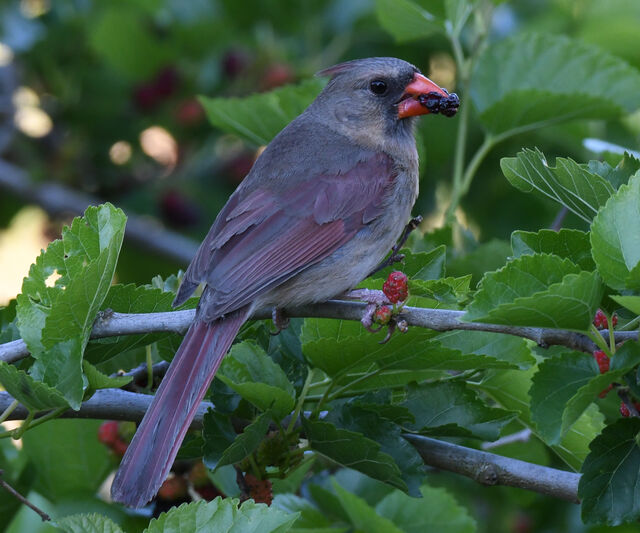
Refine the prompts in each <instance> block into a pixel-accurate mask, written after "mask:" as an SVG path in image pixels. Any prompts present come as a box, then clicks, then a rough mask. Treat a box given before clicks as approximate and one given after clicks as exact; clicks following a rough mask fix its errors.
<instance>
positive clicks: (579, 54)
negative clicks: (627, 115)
mask: <svg viewBox="0 0 640 533" xmlns="http://www.w3.org/2000/svg"><path fill="white" fill-rule="evenodd" d="M473 80H474V83H473V87H472V90H471V97H472V99H473V103H474V104H475V106H476V109H477V110H478V112H479V117H480V120H481V121H482V122H483V123H484V125H485V127H486V128H487V129H488V130H489V131H490V132H492V133H494V134H497V133H504V132H507V131H513V130H516V129H522V128H532V127H536V126H540V125H543V124H544V123H547V122H559V121H562V120H569V119H577V118H612V117H617V116H620V115H621V114H622V113H624V112H625V111H626V112H631V111H634V110H635V109H637V108H638V107H640V73H638V71H637V70H636V69H634V68H633V67H631V66H630V65H628V64H627V63H625V62H624V61H623V60H621V59H619V58H617V57H615V56H612V55H610V54H608V53H606V52H604V51H602V50H601V49H599V48H597V47H594V46H590V45H587V44H584V43H581V42H580V41H576V40H571V39H568V38H566V37H563V36H559V35H550V34H545V35H537V34H519V35H517V36H516V37H513V38H510V39H504V40H502V41H500V42H497V43H496V44H494V45H492V46H490V47H488V48H487V49H486V50H485V51H484V53H483V54H482V55H481V56H480V58H479V59H478V61H477V62H476V63H475V67H474V71H473Z"/></svg>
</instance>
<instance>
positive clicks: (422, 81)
mask: <svg viewBox="0 0 640 533" xmlns="http://www.w3.org/2000/svg"><path fill="white" fill-rule="evenodd" d="M459 105H460V101H459V99H458V96H457V95H456V94H455V93H451V94H449V93H448V92H447V90H446V89H442V88H441V87H438V85H436V84H435V83H433V82H432V81H431V80H430V79H429V78H427V77H425V76H423V75H422V74H420V73H419V72H416V73H415V74H414V75H413V80H411V83H409V85H407V86H406V88H405V90H404V94H403V95H402V99H401V100H400V102H398V118H406V117H415V116H418V115H426V114H428V113H442V114H443V115H446V116H453V115H455V114H456V112H457V111H458V106H459Z"/></svg>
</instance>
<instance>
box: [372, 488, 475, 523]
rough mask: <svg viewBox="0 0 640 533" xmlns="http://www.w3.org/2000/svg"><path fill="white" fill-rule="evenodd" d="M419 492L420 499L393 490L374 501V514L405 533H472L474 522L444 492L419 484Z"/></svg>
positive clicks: (450, 496)
mask: <svg viewBox="0 0 640 533" xmlns="http://www.w3.org/2000/svg"><path fill="white" fill-rule="evenodd" d="M420 492H421V493H422V498H411V497H409V496H407V495H406V494H403V493H402V492H400V491H397V490H396V491H393V492H392V493H391V494H389V495H387V496H385V497H384V498H383V499H382V500H380V502H378V504H377V505H376V507H375V510H376V513H378V514H379V515H380V516H383V517H385V518H388V519H389V520H390V521H391V522H393V523H394V524H396V525H397V526H399V527H400V528H402V531H404V532H405V533H424V532H426V531H446V532H447V533H473V532H474V531H476V522H475V520H474V519H473V518H471V517H470V516H469V513H468V512H467V510H466V509H465V508H464V507H462V506H461V505H460V504H459V503H458V502H457V501H456V500H455V498H454V497H453V496H452V495H451V494H450V493H449V492H448V491H446V490H445V489H443V488H440V487H429V486H428V485H423V486H422V487H420Z"/></svg>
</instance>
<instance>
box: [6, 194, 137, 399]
mask: <svg viewBox="0 0 640 533" xmlns="http://www.w3.org/2000/svg"><path fill="white" fill-rule="evenodd" d="M125 224H126V216H125V215H124V213H123V212H122V211H121V210H120V209H117V208H115V207H114V206H113V205H111V204H108V203H107V204H103V205H101V206H97V207H88V208H87V210H86V211H85V213H84V216H83V217H77V218H75V219H74V220H73V222H72V224H71V227H67V228H65V229H64V230H63V232H62V239H60V240H58V241H54V242H53V243H51V244H50V245H49V247H48V248H47V250H46V251H45V252H43V253H42V254H41V255H40V256H39V257H38V258H37V259H36V263H35V264H34V265H32V266H31V269H30V270H29V276H28V277H27V278H25V279H24V282H23V285H22V294H20V295H19V296H18V306H17V316H18V327H19V328H20V333H21V335H22V337H23V339H24V340H25V342H26V343H27V346H28V347H29V351H30V352H31V354H32V356H33V357H34V358H35V359H36V362H35V363H34V364H33V366H32V367H31V370H30V373H31V375H32V376H33V377H34V378H36V379H38V380H40V381H43V382H45V383H47V384H48V385H49V386H52V387H55V388H57V389H58V390H60V392H62V393H63V394H64V396H65V398H66V399H67V401H68V402H69V403H70V405H71V406H72V407H73V408H74V409H78V408H79V407H80V402H81V400H82V396H83V389H84V385H85V380H84V377H83V375H82V356H83V351H84V349H85V346H86V344H87V342H88V340H89V335H90V333H91V328H92V325H93V321H94V319H95V317H96V314H97V313H98V311H99V310H100V306H101V305H102V302H103V300H104V298H105V296H106V294H107V291H108V290H109V287H110V285H111V282H112V279H113V275H114V272H115V267H116V262H117V259H118V254H119V253H120V247H121V245H122V239H123V236H124V228H125ZM54 273H57V274H58V276H59V278H58V279H57V280H56V281H55V284H54V285H53V286H47V282H48V280H49V278H50V276H52V275H53V274H54Z"/></svg>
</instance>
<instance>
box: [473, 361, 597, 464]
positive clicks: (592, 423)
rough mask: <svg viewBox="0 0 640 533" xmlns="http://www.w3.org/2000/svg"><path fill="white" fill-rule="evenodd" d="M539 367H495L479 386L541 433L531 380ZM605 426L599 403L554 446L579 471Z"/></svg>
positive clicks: (591, 407) (526, 424) (555, 450)
mask: <svg viewBox="0 0 640 533" xmlns="http://www.w3.org/2000/svg"><path fill="white" fill-rule="evenodd" d="M534 373H535V368H530V369H528V370H525V371H522V370H491V371H489V372H488V374H487V375H486V376H485V378H484V379H483V380H482V382H481V383H480V384H479V385H478V388H479V389H480V390H482V391H483V392H484V393H486V394H488V395H489V396H491V397H492V398H493V399H495V400H496V401H497V402H498V403H499V404H500V405H502V406H503V407H504V408H506V409H510V410H513V411H516V412H517V413H518V421H519V422H521V423H522V424H524V425H525V426H526V427H528V428H529V429H531V430H532V431H533V432H534V433H536V434H537V428H536V426H535V424H534V423H533V422H532V420H531V411H530V406H529V404H530V398H529V395H528V394H527V391H528V390H530V389H531V380H532V377H533V375H534ZM603 427H604V417H603V416H602V413H600V411H599V410H598V408H597V407H596V406H595V405H592V406H590V407H589V408H588V409H587V410H586V411H585V412H584V413H583V414H582V416H581V417H580V418H579V419H578V421H577V422H576V423H575V424H573V426H572V427H571V428H569V430H568V431H567V433H566V434H565V436H564V437H563V438H562V439H561V441H560V443H559V444H557V445H552V446H551V449H552V450H553V451H554V452H555V453H556V454H557V455H558V457H560V458H561V459H562V460H563V461H564V462H565V463H566V464H567V465H569V466H570V467H571V468H573V470H575V471H578V470H579V469H580V466H581V465H582V462H583V461H584V459H585V457H586V456H587V455H588V453H589V449H588V445H589V442H591V440H593V439H594V438H595V436H596V435H598V433H600V431H602V428H603Z"/></svg>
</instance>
